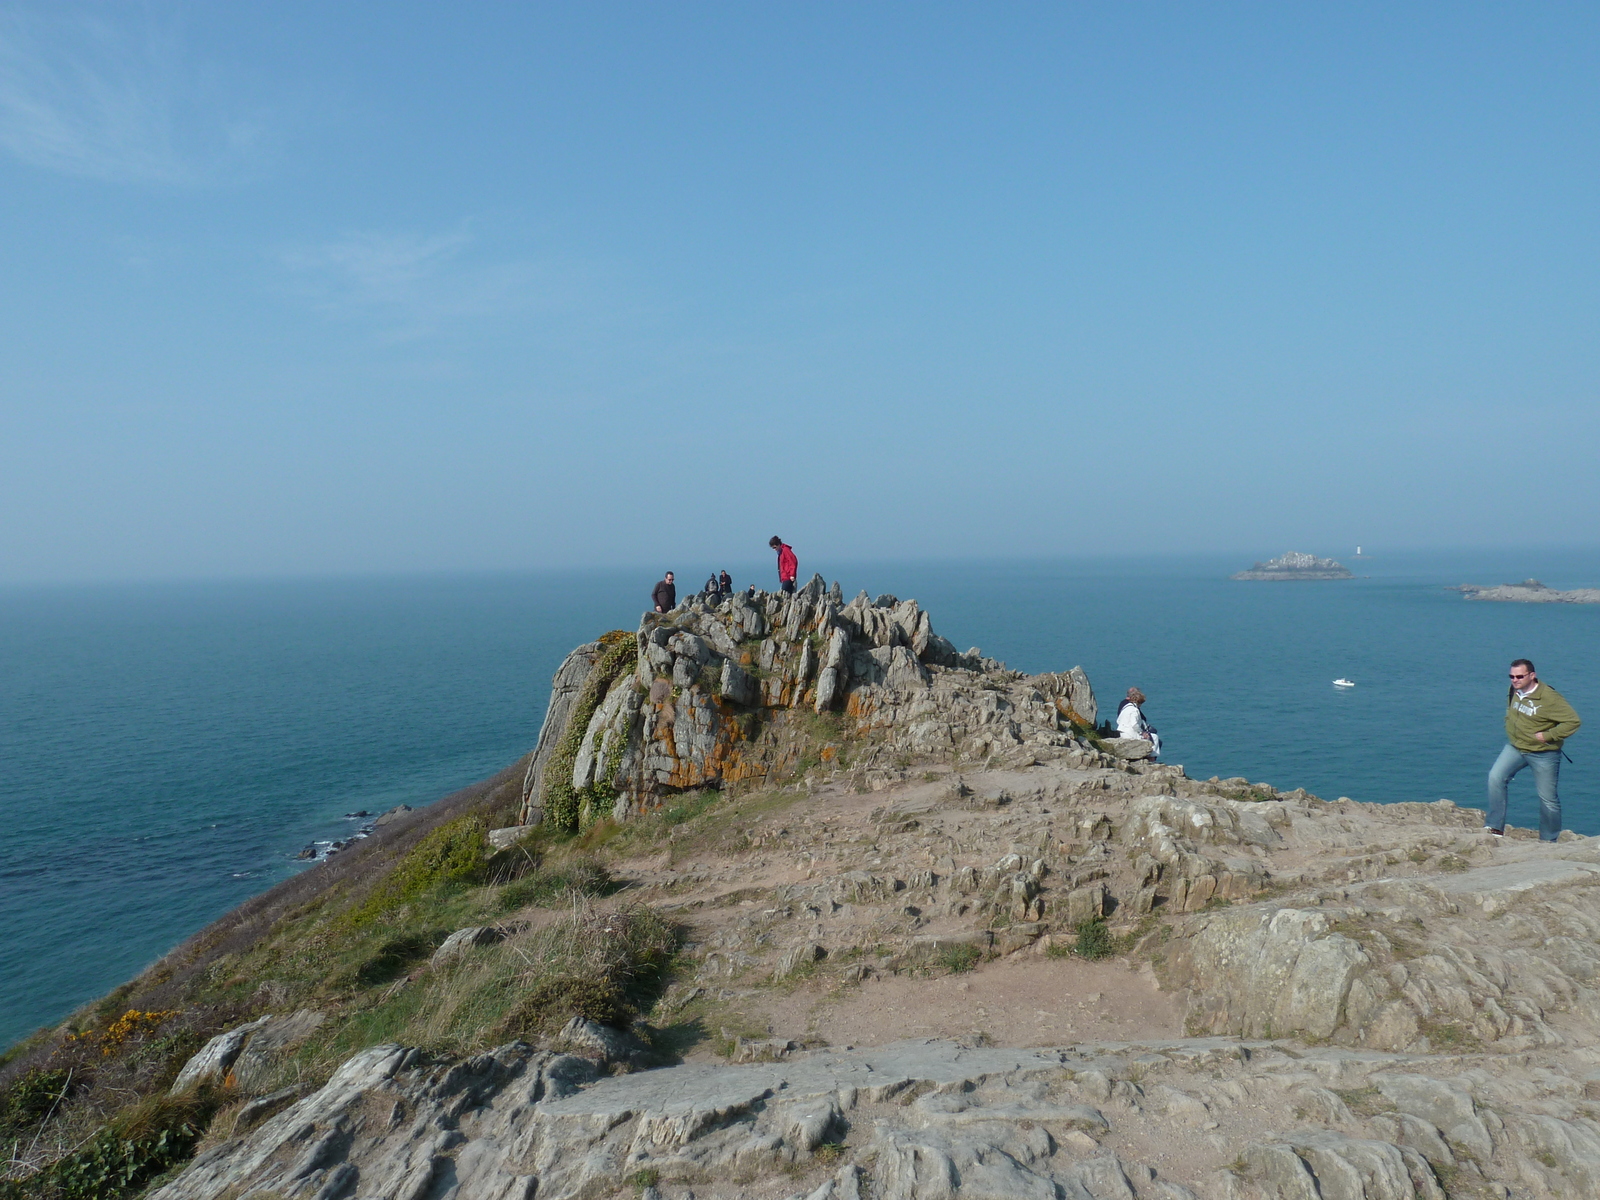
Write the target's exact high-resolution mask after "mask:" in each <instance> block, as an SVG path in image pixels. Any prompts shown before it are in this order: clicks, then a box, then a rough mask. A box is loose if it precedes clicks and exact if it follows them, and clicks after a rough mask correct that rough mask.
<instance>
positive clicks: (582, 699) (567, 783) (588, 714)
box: [542, 630, 639, 833]
mask: <svg viewBox="0 0 1600 1200" xmlns="http://www.w3.org/2000/svg"><path fill="white" fill-rule="evenodd" d="M600 641H601V643H602V644H603V645H605V646H606V650H605V653H604V654H602V655H601V657H600V661H599V662H598V663H597V664H595V667H594V669H593V670H591V671H590V672H589V678H588V679H587V680H585V681H584V685H583V691H582V692H581V693H579V695H578V702H577V704H575V705H574V706H573V709H572V716H571V718H570V719H569V720H568V721H567V728H566V732H565V733H564V734H563V735H562V738H561V742H560V744H559V745H557V746H556V749H555V753H554V754H552V755H551V756H550V761H549V763H547V764H546V765H545V769H544V795H543V797H542V799H543V801H544V821H545V824H547V825H551V826H553V827H555V828H556V829H560V830H565V831H566V832H568V833H574V832H576V831H577V829H578V826H579V823H580V817H581V815H582V810H583V809H584V807H585V802H586V801H587V807H588V808H589V810H590V820H591V821H593V820H598V819H602V818H604V817H607V816H610V815H611V805H612V804H614V803H615V801H616V793H615V792H611V791H610V788H609V786H606V787H605V791H607V792H610V795H609V797H607V796H604V795H597V794H595V789H594V788H585V789H584V791H585V792H586V793H588V794H587V795H579V793H578V791H577V789H575V788H574V787H573V786H572V764H573V763H574V762H575V761H576V760H577V757H578V750H579V749H580V748H581V747H582V746H583V735H584V734H585V733H587V732H588V729H589V722H590V721H591V720H593V719H594V714H595V710H596V709H598V708H599V707H600V703H601V701H603V700H604V699H605V698H606V692H607V691H608V690H609V689H610V687H611V685H612V684H613V683H614V682H615V681H616V679H617V677H618V676H620V675H622V674H623V673H624V672H626V671H631V670H632V669H633V667H634V664H635V663H637V662H638V661H639V639H638V637H637V636H636V635H634V634H631V633H625V632H623V631H621V630H613V631H612V632H610V633H608V634H606V635H605V636H604V637H602V638H601V639H600ZM602 783H603V784H604V785H609V783H610V781H609V780H604V781H602ZM601 810H603V811H601Z"/></svg>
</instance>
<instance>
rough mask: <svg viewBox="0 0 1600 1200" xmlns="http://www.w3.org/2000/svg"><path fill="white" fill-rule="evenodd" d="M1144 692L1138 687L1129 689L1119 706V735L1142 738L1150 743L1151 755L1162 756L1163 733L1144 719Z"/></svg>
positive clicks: (1152, 756) (1153, 756)
mask: <svg viewBox="0 0 1600 1200" xmlns="http://www.w3.org/2000/svg"><path fill="white" fill-rule="evenodd" d="M1143 703H1144V693H1143V692H1141V691H1140V690H1139V689H1138V688H1136V687H1131V688H1129V689H1128V695H1127V697H1126V698H1125V699H1124V700H1123V701H1122V704H1121V705H1120V706H1119V707H1118V708H1117V736H1118V737H1125V738H1142V739H1143V740H1144V741H1147V742H1149V743H1150V757H1151V758H1160V757H1161V735H1160V734H1158V733H1157V732H1156V731H1155V729H1154V727H1152V726H1151V724H1150V722H1149V721H1146V720H1145V719H1144V709H1143V708H1141V707H1140V705H1142V704H1143Z"/></svg>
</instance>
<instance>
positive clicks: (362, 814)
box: [345, 808, 372, 817]
mask: <svg viewBox="0 0 1600 1200" xmlns="http://www.w3.org/2000/svg"><path fill="white" fill-rule="evenodd" d="M371 815H372V814H371V813H369V812H368V811H367V810H366V809H364V808H361V809H357V810H356V811H355V812H353V813H345V816H347V817H370V816H371Z"/></svg>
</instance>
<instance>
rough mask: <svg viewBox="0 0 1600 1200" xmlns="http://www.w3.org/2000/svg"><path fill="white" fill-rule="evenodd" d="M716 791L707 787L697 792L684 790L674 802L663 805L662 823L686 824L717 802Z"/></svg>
mask: <svg viewBox="0 0 1600 1200" xmlns="http://www.w3.org/2000/svg"><path fill="white" fill-rule="evenodd" d="M717 799H718V796H717V793H716V792H714V791H711V790H710V789H709V788H707V789H704V790H702V791H698V792H684V793H683V794H682V795H681V796H679V797H678V799H677V801H676V803H673V804H670V805H664V806H663V807H662V809H661V815H660V818H659V819H660V821H661V823H662V824H663V825H687V824H688V823H689V822H690V821H692V820H694V819H695V818H696V817H698V816H700V814H702V813H704V812H705V811H706V810H707V809H709V808H710V807H711V806H712V805H714V804H715V803H716V802H717Z"/></svg>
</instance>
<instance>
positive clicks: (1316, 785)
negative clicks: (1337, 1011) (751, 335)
mask: <svg viewBox="0 0 1600 1200" xmlns="http://www.w3.org/2000/svg"><path fill="white" fill-rule="evenodd" d="M1306 548H1307V549H1313V548H1312V547H1306ZM1315 549H1317V550H1318V552H1319V553H1326V552H1328V551H1327V548H1326V547H1322V548H1315ZM800 551H801V568H802V576H806V575H809V574H810V571H811V570H812V569H813V568H818V567H820V568H823V569H824V574H825V575H826V577H827V578H828V579H830V580H832V579H834V578H837V579H838V580H839V581H840V583H841V585H842V586H843V588H844V590H845V593H846V595H847V596H848V595H852V594H854V592H855V591H856V590H857V589H859V588H866V589H867V590H868V591H869V592H870V593H872V594H873V595H878V594H880V593H883V592H892V593H894V594H896V595H898V596H900V597H901V598H907V597H915V598H916V599H918V600H919V601H921V602H922V603H923V605H924V607H926V608H927V609H929V610H930V611H931V613H932V615H933V619H934V628H935V629H936V630H938V631H939V632H941V633H943V634H945V635H946V636H947V637H949V638H950V639H951V640H952V641H954V642H955V643H956V644H957V645H958V646H959V647H961V648H963V649H965V648H966V647H968V646H970V645H977V646H980V647H982V649H983V650H984V652H985V653H987V654H990V655H992V656H994V657H997V658H1000V659H1003V660H1005V661H1006V662H1007V663H1008V664H1009V665H1011V666H1012V667H1015V668H1018V669H1020V670H1024V671H1030V672H1032V671H1044V670H1055V669H1063V668H1067V667H1071V666H1073V665H1075V664H1082V665H1083V666H1084V667H1085V668H1086V669H1087V671H1088V672H1089V676H1090V679H1091V680H1092V681H1093V683H1094V686H1095V690H1096V695H1097V696H1098V698H1099V700H1100V703H1101V711H1102V713H1105V712H1108V711H1111V710H1114V708H1115V702H1116V700H1117V698H1118V697H1120V696H1121V694H1122V692H1123V690H1124V689H1125V688H1126V687H1127V686H1128V685H1129V684H1138V685H1139V686H1140V687H1141V688H1143V690H1144V691H1145V692H1146V693H1147V694H1148V696H1149V702H1148V704H1147V706H1146V708H1147V713H1148V715H1149V717H1150V719H1151V720H1152V721H1153V723H1154V724H1155V725H1156V726H1157V727H1158V728H1159V729H1160V730H1161V733H1162V737H1163V739H1164V742H1165V747H1166V753H1165V755H1164V757H1165V759H1166V760H1167V761H1169V762H1176V763H1182V764H1184V766H1185V768H1186V769H1187V770H1188V772H1189V774H1191V775H1194V776H1200V777H1205V776H1210V775H1222V776H1230V775H1244V776H1248V777H1249V778H1251V779H1253V780H1258V781H1266V782H1269V783H1272V784H1273V785H1275V786H1277V787H1279V788H1284V789H1287V788H1293V787H1305V788H1308V789H1310V790H1311V791H1313V792H1315V793H1317V794H1318V795H1321V796H1324V797H1327V798H1330V799H1331V798H1333V797H1336V796H1350V797H1353V798H1355V799H1357V800H1374V801H1397V800H1425V801H1431V800H1437V799H1439V798H1441V797H1448V798H1450V799H1453V800H1455V801H1456V802H1457V803H1460V804H1466V805H1472V806H1477V807H1481V805H1482V802H1483V801H1482V793H1483V779H1484V774H1485V772H1486V771H1487V769H1488V766H1489V764H1490V762H1491V761H1492V759H1493V757H1494V755H1495V753H1496V752H1497V750H1498V748H1499V746H1500V744H1501V742H1502V741H1503V731H1502V728H1501V718H1502V713H1503V704H1504V699H1505V687H1506V674H1505V668H1506V664H1507V663H1508V662H1509V661H1510V660H1511V659H1512V658H1513V657H1517V656H1527V657H1530V658H1532V659H1533V660H1534V661H1535V662H1536V663H1538V664H1539V668H1540V672H1541V675H1542V677H1543V678H1545V679H1546V680H1548V681H1549V682H1550V683H1552V684H1553V685H1554V686H1556V687H1557V688H1559V689H1560V690H1561V691H1562V692H1563V693H1564V694H1565V695H1566V696H1567V697H1568V698H1569V699H1570V700H1571V701H1572V702H1573V704H1574V705H1575V706H1576V707H1577V709H1578V710H1579V712H1580V713H1581V714H1584V715H1586V716H1589V717H1590V718H1591V720H1592V721H1593V722H1594V724H1593V725H1591V727H1590V728H1588V729H1585V730H1583V731H1581V732H1580V733H1579V734H1578V735H1577V737H1576V738H1575V739H1574V740H1573V742H1572V743H1571V745H1570V747H1569V749H1570V752H1571V756H1572V758H1573V759H1574V761H1573V762H1572V763H1570V764H1563V767H1562V797H1563V801H1564V805H1565V810H1566V823H1567V827H1568V828H1571V829H1575V830H1577V831H1578V832H1580V833H1585V834H1594V833H1597V832H1600V606H1574V605H1526V604H1488V603H1469V602H1467V601H1465V600H1463V599H1462V598H1461V596H1460V595H1459V594H1457V593H1455V592H1452V591H1447V590H1445V589H1446V587H1447V586H1449V585H1453V584H1458V583H1498V582H1506V581H1514V580H1520V579H1522V578H1524V577H1526V576H1528V575H1536V576H1538V577H1539V578H1541V579H1542V580H1543V581H1544V582H1545V583H1547V584H1549V585H1551V586H1554V587H1594V586H1597V585H1600V551H1530V552H1504V553H1493V552H1471V553H1466V552H1463V553H1459V554H1443V553H1440V554H1428V555H1423V554H1389V553H1381V552H1380V553H1376V554H1374V555H1373V556H1372V557H1370V558H1369V559H1366V560H1354V559H1351V558H1348V557H1346V558H1345V559H1344V561H1345V562H1346V564H1347V565H1348V566H1350V567H1351V568H1352V569H1353V570H1355V571H1356V572H1357V573H1358V575H1360V576H1362V577H1361V578H1358V579H1355V580H1350V581H1346V582H1329V583H1293V584H1269V583H1235V582H1230V581H1229V580H1228V579H1227V578H1226V576H1227V575H1228V574H1229V573H1230V572H1231V571H1234V570H1238V569H1240V568H1241V567H1244V566H1248V565H1249V563H1248V561H1246V560H1241V559H1239V558H1227V559H1224V558H1218V557H1211V556H1208V557H1203V558H1201V557H1194V558H1175V557H1167V558H1159V559H1156V558H1150V559H1100V560H1088V559H1081V560H1056V561H1048V562H1044V561H1041V562H946V563H922V564H915V563H890V564H882V565H868V564H863V563H845V564H841V565H839V566H838V568H837V569H832V568H829V567H827V565H826V564H820V563H817V562H816V561H815V560H814V559H813V560H812V561H808V560H807V556H806V547H804V546H802V547H800ZM723 565H727V566H728V567H729V569H730V570H731V571H732V572H733V574H734V576H735V581H736V583H737V584H738V585H739V586H741V587H742V586H744V584H745V583H747V582H749V581H750V580H751V579H754V580H756V581H757V582H759V583H761V584H767V583H768V582H769V579H770V576H771V566H770V564H769V563H766V562H764V561H763V562H761V563H759V564H755V563H746V564H740V563H736V562H730V563H727V564H723V563H703V564H699V566H698V569H696V568H695V567H694V566H693V565H691V564H681V568H682V569H680V570H679V572H678V575H679V580H680V585H681V587H680V595H683V594H685V593H686V592H687V591H689V590H691V589H692V588H693V587H695V586H697V584H698V582H699V580H700V579H703V578H704V576H705V574H706V573H708V572H709V571H710V570H711V569H712V568H713V567H720V566H723ZM654 580H655V575H654V574H652V573H651V572H648V571H634V572H622V571H605V572H600V571H590V572H584V573H569V574H546V575H529V576H493V577H489V576H474V577H468V576H455V577H432V578H404V579H401V578H395V579H370V580H357V581H327V580H323V581H303V582H260V583H217V584H182V585H179V584H172V585H143V586H131V585H119V586H104V587H72V588H67V587H59V588H57V587H52V588H44V587H39V588H27V589H10V590H5V591H0V763H3V770H0V811H3V812H4V814H5V818H6V822H5V824H6V836H5V838H4V840H3V842H0V1044H9V1043H10V1042H11V1041H13V1040H14V1039H16V1038H18V1037H20V1036H22V1035H24V1034H26V1033H28V1032H29V1031H31V1030H32V1029H34V1028H36V1027H38V1026H39V1025H41V1024H44V1023H48V1022H53V1021H55V1020H58V1019H60V1018H61V1017H62V1016H64V1015H65V1014H66V1013H68V1012H69V1011H71V1010H72V1009H73V1008H74V1007H76V1006H77V1005H78V1004H80V1003H82V1002H83V1001H85V1000H88V999H90V998H93V997H95V996H97V995H100V994H102V993H104V992H106V991H108V990H109V989H111V988H112V987H114V986H116V985H117V984H118V983H120V982H122V981H123V980H124V979H127V978H128V977H130V976H131V975H133V974H134V973H136V972H137V971H138V970H139V969H141V968H142V967H144V966H145V965H146V964H148V963H149V962H151V961H152V960H154V959H155V958H156V957H158V956H159V955H160V954H161V953H163V952H164V951H166V950H167V949H169V948H171V947H172V946H173V945H175V944H176V943H177V942H179V941H181V940H182V939H183V938H184V937H186V936H187V935H189V934H190V933H193V932H194V931H195V930H197V929H199V928H200V927H201V926H202V925H203V924H205V923H206V922H207V921H209V920H211V919H212V918H214V917H216V916H218V915H219V914H221V913H222V912H224V911H225V910H227V909H228V908H230V907H232V906H233V905H235V904H237V903H239V902H240V901H242V900H244V899H245V898H247V897H249V896H251V895H253V894H255V893H257V892H260V891H262V890H264V889H265V888H267V887H269V886H271V885H272V884H273V883H275V882H277V881H278V880H280V879H283V878H285V877H287V876H288V875H289V874H291V873H293V872H294V871H296V870H300V869H304V867H303V864H299V863H296V862H295V861H294V860H293V855H294V854H295V853H296V852H297V851H299V850H300V848H301V847H303V846H304V845H306V844H307V843H309V842H311V841H312V840H314V839H318V838H324V839H325V838H333V837H339V836H342V835H344V834H346V833H348V832H349V831H350V830H351V829H352V828H353V826H354V822H353V821H350V820H347V819H346V818H344V817H343V815H342V814H345V813H348V812H353V811H355V810H358V809H367V810H369V811H372V812H378V811H381V810H383V809H387V808H389V807H392V806H393V805H396V804H402V803H404V804H412V805H418V804H424V803H428V802H430V801H432V800H434V799H437V798H438V797H440V796H442V795H444V794H447V793H449V792H451V791H453V790H455V789H457V788H460V787H462V786H465V785H466V784H468V783H471V782H474V781H476V780H478V779H480V778H483V777H485V776H487V775H490V774H492V773H494V772H495V771H497V770H499V769H500V768H501V767H504V766H506V765H507V764H509V763H510V762H512V761H514V760H515V759H516V758H518V757H519V756H520V755H522V754H523V753H525V752H526V751H527V750H528V749H529V748H530V747H531V746H532V745H533V742H534V740H535V738H536V737H537V735H538V731H539V724H540V721H541V720H542V718H543V715H544V708H545V703H546V701H547V699H548V693H549V684H550V677H551V674H552V673H553V672H554V670H555V668H556V666H557V664H558V663H559V662H560V660H561V658H562V656H563V655H564V654H565V653H566V652H567V651H568V650H569V649H571V648H572V647H573V646H574V645H576V644H578V643H579V642H582V641H586V640H589V639H590V638H593V637H594V636H596V635H597V634H599V633H601V632H603V631H605V630H606V629H610V628H630V629H631V628H633V627H634V626H635V625H636V624H637V620H638V616H639V612H640V610H641V608H642V606H643V597H645V596H646V595H647V594H648V591H649V588H650V586H651V584H652V583H653V582H654ZM1339 676H1344V677H1348V678H1350V679H1353V680H1355V681H1356V683H1357V687H1356V688H1354V689H1352V690H1349V691H1343V690H1339V689H1335V688H1334V687H1333V686H1332V680H1333V679H1334V678H1336V677H1339ZM1511 820H1512V823H1513V824H1515V825H1531V824H1533V823H1534V821H1535V802H1534V800H1533V797H1532V785H1531V782H1529V781H1527V780H1526V779H1521V778H1519V780H1518V781H1517V783H1516V784H1515V785H1514V793H1513V803H1512V817H1511Z"/></svg>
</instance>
